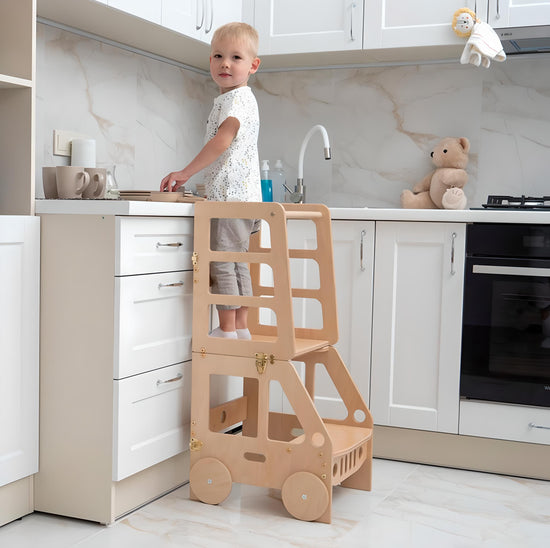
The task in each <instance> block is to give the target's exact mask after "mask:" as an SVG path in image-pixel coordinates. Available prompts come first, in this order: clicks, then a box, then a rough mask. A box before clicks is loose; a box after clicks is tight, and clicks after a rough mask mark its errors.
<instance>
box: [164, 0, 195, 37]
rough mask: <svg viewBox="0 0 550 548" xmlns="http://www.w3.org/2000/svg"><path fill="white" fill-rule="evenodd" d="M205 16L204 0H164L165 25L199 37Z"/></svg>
mask: <svg viewBox="0 0 550 548" xmlns="http://www.w3.org/2000/svg"><path fill="white" fill-rule="evenodd" d="M204 17H205V13H204V0H162V16H161V23H162V26H163V27H166V28H168V29H171V30H174V31H176V32H179V33H181V34H185V35H186V36H190V37H191V38H197V39H198V38H200V37H201V33H202V32H203V31H202V28H203V26H204Z"/></svg>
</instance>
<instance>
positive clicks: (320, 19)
mask: <svg viewBox="0 0 550 548" xmlns="http://www.w3.org/2000/svg"><path fill="white" fill-rule="evenodd" d="M255 10H256V12H255V18H254V22H255V26H256V29H257V30H258V33H259V34H260V54H281V53H307V52H316V51H343V50H354V49H361V47H362V30H363V2H362V1H359V0H355V1H354V0H300V2H296V1H295V0H256V2H255Z"/></svg>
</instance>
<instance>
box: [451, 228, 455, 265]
mask: <svg viewBox="0 0 550 548" xmlns="http://www.w3.org/2000/svg"><path fill="white" fill-rule="evenodd" d="M455 240H456V232H453V233H452V234H451V276H454V275H455V274H456V270H455Z"/></svg>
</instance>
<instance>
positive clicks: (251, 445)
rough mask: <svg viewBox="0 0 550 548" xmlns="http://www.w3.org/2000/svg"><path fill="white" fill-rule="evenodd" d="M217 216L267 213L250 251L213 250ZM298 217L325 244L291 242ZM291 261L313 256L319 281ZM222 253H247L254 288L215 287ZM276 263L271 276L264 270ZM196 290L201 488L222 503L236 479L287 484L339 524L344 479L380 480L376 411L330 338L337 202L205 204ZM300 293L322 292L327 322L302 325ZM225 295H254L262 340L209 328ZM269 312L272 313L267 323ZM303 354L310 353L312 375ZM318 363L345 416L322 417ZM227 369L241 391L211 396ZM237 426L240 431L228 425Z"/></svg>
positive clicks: (193, 491)
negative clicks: (297, 316)
mask: <svg viewBox="0 0 550 548" xmlns="http://www.w3.org/2000/svg"><path fill="white" fill-rule="evenodd" d="M216 218H241V219H262V220H263V221H264V224H263V226H264V229H262V230H263V232H264V234H263V235H261V234H256V235H254V236H253V237H252V238H251V242H250V250H249V251H248V252H247V253H235V252H216V251H211V249H210V222H211V219H216ZM289 220H300V222H301V221H308V222H313V223H314V224H315V228H316V236H317V238H316V240H317V244H316V248H315V249H288V243H287V221H289ZM265 223H267V225H266V224H265ZM266 228H268V229H269V230H266ZM268 233H269V238H267V237H266V235H267V234H268ZM266 240H269V243H268V245H266ZM291 260H293V261H296V260H300V261H303V260H309V261H311V260H313V261H315V262H316V263H317V265H318V271H319V284H318V285H319V287H318V288H316V289H310V288H297V287H292V284H291V276H290V264H291ZM214 261H223V262H242V263H248V264H249V265H250V271H251V276H252V281H253V290H254V296H251V297H241V296H233V295H217V294H212V293H211V292H210V289H209V285H210V283H209V282H210V276H209V268H210V263H211V262H214ZM268 267H269V268H270V269H271V273H272V280H274V282H273V283H271V284H270V283H267V282H266V281H265V279H269V278H270V276H269V275H267V274H266V271H269V268H268ZM260 272H261V276H260ZM193 289H194V291H193V373H192V377H193V380H192V402H191V421H192V422H191V442H190V449H191V471H190V496H191V498H192V499H195V500H197V499H198V500H201V501H203V502H206V503H209V504H218V503H220V502H222V501H223V500H224V499H225V498H226V497H227V496H228V495H229V493H230V491H231V485H232V482H238V483H245V484H250V485H258V486H263V487H270V488H275V489H281V494H282V500H283V504H284V506H285V508H286V509H287V510H288V512H289V513H290V514H292V515H293V516H294V517H296V518H298V519H302V520H308V521H320V522H324V523H330V521H331V506H332V487H333V486H334V485H338V484H342V485H343V486H345V487H352V488H355V489H363V490H370V489H371V475H372V417H371V414H370V412H369V410H368V408H367V406H366V405H365V402H364V401H363V398H362V397H361V394H360V393H359V390H358V389H357V387H356V385H355V383H354V382H353V380H352V378H351V376H350V374H349V372H348V370H347V369H346V366H345V365H344V363H343V362H342V359H341V358H340V356H339V354H338V352H337V351H336V349H335V348H334V347H333V346H332V345H333V344H335V343H336V342H337V340H338V327H337V313H336V296H335V285H334V268H333V258H332V235H331V225H330V215H329V211H328V209H327V208H326V207H325V206H322V205H313V204H300V205H294V204H292V205H291V204H278V203H242V202H199V203H197V204H196V205H195V253H194V288H193ZM296 299H302V300H315V301H318V303H319V304H320V307H321V312H322V314H321V315H322V327H320V328H319V327H308V326H305V327H295V325H294V313H293V300H296ZM216 304H236V305H239V306H248V307H249V329H250V332H251V334H252V339H251V340H228V339H222V338H215V337H210V336H209V335H208V332H209V327H210V325H209V324H210V314H211V308H213V305H216ZM266 312H267V317H268V321H267V322H265V321H264V323H262V322H261V319H262V318H265V317H266ZM268 324H269V325H268ZM297 362H301V363H303V364H304V365H303V369H304V371H305V374H304V379H302V377H301V376H300V375H299V373H298V370H297ZM318 365H320V366H324V367H325V368H326V372H327V373H328V377H330V379H331V381H332V383H334V387H335V389H336V390H337V392H338V394H339V396H340V398H341V400H342V401H343V404H344V406H345V410H346V412H347V413H345V414H346V416H345V418H342V419H335V418H322V417H321V416H320V414H319V412H318V410H317V409H316V406H315V372H316V366H318ZM218 376H222V377H223V376H226V377H227V378H231V379H232V380H234V379H237V380H238V381H239V390H240V387H241V386H242V390H240V395H239V396H238V397H236V398H233V399H231V400H230V401H223V402H222V403H221V404H219V402H218V403H217V404H216V405H211V403H210V402H211V392H212V391H213V386H215V382H214V378H215V377H218ZM328 377H327V378H328ZM274 387H275V392H276V389H277V388H280V389H282V392H283V394H284V397H286V400H285V401H286V402H287V404H285V405H284V406H283V409H277V410H274V407H275V403H276V402H275V403H274V402H273V401H271V402H270V396H272V394H273V393H274ZM272 399H273V396H272ZM238 425H242V433H241V434H238V435H234V434H228V433H226V432H227V431H228V430H229V429H230V428H231V427H235V426H238Z"/></svg>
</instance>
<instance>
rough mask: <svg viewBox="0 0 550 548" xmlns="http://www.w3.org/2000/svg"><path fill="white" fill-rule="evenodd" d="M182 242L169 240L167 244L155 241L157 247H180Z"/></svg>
mask: <svg viewBox="0 0 550 548" xmlns="http://www.w3.org/2000/svg"><path fill="white" fill-rule="evenodd" d="M182 245H183V244H182V243H181V242H169V243H167V244H161V243H160V242H157V247H181V246H182Z"/></svg>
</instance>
